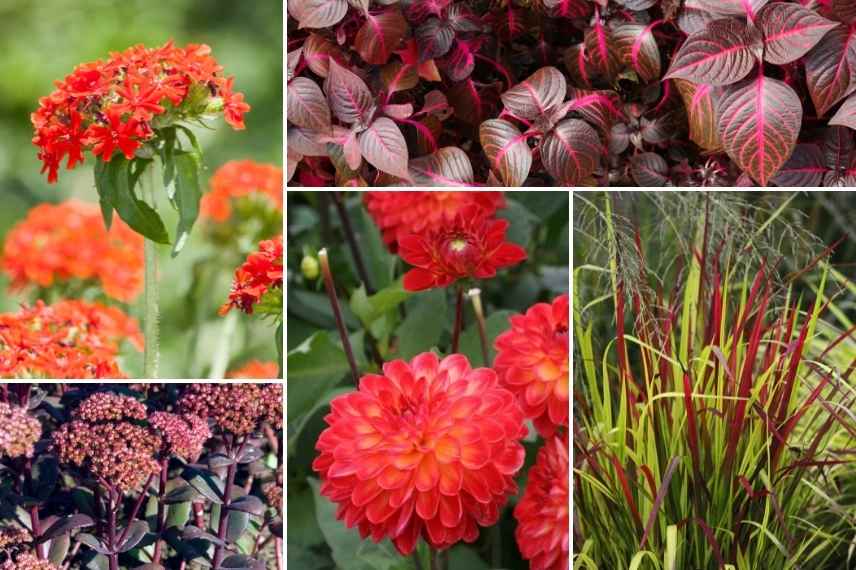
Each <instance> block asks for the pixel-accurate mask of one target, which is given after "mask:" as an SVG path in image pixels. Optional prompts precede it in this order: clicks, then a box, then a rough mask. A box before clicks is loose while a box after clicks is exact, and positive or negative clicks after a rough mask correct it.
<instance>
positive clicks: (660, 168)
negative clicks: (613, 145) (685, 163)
mask: <svg viewBox="0 0 856 570" xmlns="http://www.w3.org/2000/svg"><path fill="white" fill-rule="evenodd" d="M630 175H631V176H632V177H633V180H634V181H635V182H636V184H638V185H639V186H649V187H653V186H666V185H668V183H669V165H668V164H666V160H665V159H664V158H663V157H662V156H660V155H659V154H657V153H656V152H643V153H641V154H637V155H634V156H632V157H630Z"/></svg>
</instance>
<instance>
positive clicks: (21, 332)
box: [0, 300, 143, 379]
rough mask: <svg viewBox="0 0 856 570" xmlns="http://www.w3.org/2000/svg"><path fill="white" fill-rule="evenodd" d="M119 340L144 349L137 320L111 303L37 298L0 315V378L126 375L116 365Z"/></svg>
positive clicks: (78, 377) (113, 376)
mask: <svg viewBox="0 0 856 570" xmlns="http://www.w3.org/2000/svg"><path fill="white" fill-rule="evenodd" d="M123 340H127V341H130V342H131V343H132V344H133V345H134V346H135V347H137V348H138V349H140V350H141V349H142V347H143V336H142V334H141V333H140V328H139V325H138V324H137V322H136V320H135V319H132V318H131V317H128V316H127V315H126V314H125V313H123V312H122V311H121V310H119V309H117V308H115V307H106V306H104V305H101V304H98V303H89V302H85V301H76V300H64V301H59V302H58V303H54V304H53V305H45V304H44V303H43V302H42V301H38V302H37V303H36V305H35V306H33V307H24V308H22V309H21V310H19V311H18V312H17V313H5V314H0V377H4V378H33V377H36V378H77V379H82V378H124V377H125V376H124V374H123V373H122V371H121V370H120V369H119V366H118V364H117V363H116V356H117V355H118V353H119V344H120V343H121V342H122V341H123Z"/></svg>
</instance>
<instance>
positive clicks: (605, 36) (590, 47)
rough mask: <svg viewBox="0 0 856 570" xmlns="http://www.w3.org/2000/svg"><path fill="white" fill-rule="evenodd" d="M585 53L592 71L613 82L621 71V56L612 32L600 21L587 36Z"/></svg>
mask: <svg viewBox="0 0 856 570" xmlns="http://www.w3.org/2000/svg"><path fill="white" fill-rule="evenodd" d="M585 53H586V56H587V57H588V64H589V66H590V67H591V69H592V71H593V72H594V73H595V74H597V75H600V76H602V77H603V78H605V79H606V80H608V81H612V80H613V79H615V77H616V76H617V75H618V72H619V71H620V70H621V54H620V53H619V51H618V46H617V45H616V43H615V40H614V39H613V37H612V32H611V31H610V30H609V29H607V28H606V26H604V25H603V23H602V22H601V21H600V20H595V22H594V25H593V26H592V27H591V29H590V30H589V31H588V32H586V35H585Z"/></svg>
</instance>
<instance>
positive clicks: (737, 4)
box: [695, 0, 769, 20]
mask: <svg viewBox="0 0 856 570" xmlns="http://www.w3.org/2000/svg"><path fill="white" fill-rule="evenodd" d="M695 2H696V4H698V5H699V7H701V8H704V9H705V10H707V11H709V12H713V13H714V14H722V15H723V16H747V17H748V18H749V19H750V20H754V19H755V16H756V15H757V14H758V12H759V11H760V10H761V8H763V7H764V5H765V4H766V3H767V2H769V0H695Z"/></svg>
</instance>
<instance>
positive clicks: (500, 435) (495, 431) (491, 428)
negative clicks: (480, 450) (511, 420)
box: [479, 417, 505, 443]
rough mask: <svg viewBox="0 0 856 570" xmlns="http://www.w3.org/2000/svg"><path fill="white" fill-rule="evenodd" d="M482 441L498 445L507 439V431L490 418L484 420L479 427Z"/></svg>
mask: <svg viewBox="0 0 856 570" xmlns="http://www.w3.org/2000/svg"><path fill="white" fill-rule="evenodd" d="M479 429H480V430H481V436H482V439H483V440H484V441H486V442H488V443H496V442H498V441H502V440H503V439H505V430H504V429H503V427H502V424H501V423H499V422H498V421H495V420H492V419H490V418H489V417H488V418H484V419H483V420H482V421H481V424H480V425H479Z"/></svg>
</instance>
